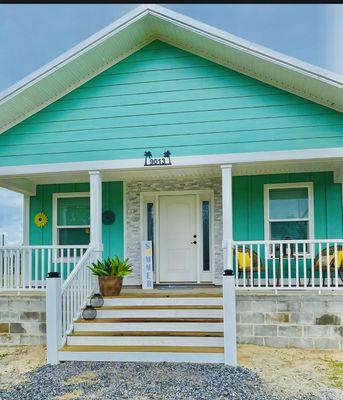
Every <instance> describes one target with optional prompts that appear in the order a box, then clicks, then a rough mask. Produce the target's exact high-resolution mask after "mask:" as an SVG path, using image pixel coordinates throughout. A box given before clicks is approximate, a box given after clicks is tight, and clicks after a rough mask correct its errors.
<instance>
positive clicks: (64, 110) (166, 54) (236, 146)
mask: <svg viewBox="0 0 343 400" xmlns="http://www.w3.org/2000/svg"><path fill="white" fill-rule="evenodd" d="M0 146H1V153H0V166H6V165H24V164H39V163H52V162H53V163H56V162H71V161H88V160H106V159H129V158H143V152H144V150H147V149H149V150H151V151H152V153H153V155H156V156H158V155H160V154H161V153H162V152H163V151H165V150H166V149H169V150H170V151H171V152H172V155H173V156H185V155H201V154H215V153H239V152H249V151H267V150H287V149H305V148H324V147H341V146H343V116H342V115H341V114H339V113H338V112H335V111H334V110H331V109H329V108H326V107H322V106H320V105H318V104H315V103H313V102H310V101H307V100H305V99H302V98H300V97H297V96H295V95H291V94H289V93H287V92H284V91H282V90H279V89H277V88H274V87H272V86H269V85H266V84H264V83H262V82H259V81H257V80H255V79H252V78H249V77H247V76H245V75H242V74H240V73H237V72H234V71H232V70H230V69H228V68H225V67H222V66H220V65H217V64H215V63H212V62H210V61H208V60H206V59H203V58H201V57H197V56H195V55H192V54H190V53H188V52H185V51H182V50H180V49H177V48H175V47H172V46H170V45H167V44H165V43H162V42H159V41H155V42H153V43H152V44H150V45H148V46H146V47H145V48H143V49H142V50H140V51H138V52H136V53H135V54H133V55H132V56H130V57H128V58H126V59H125V60H123V61H121V62H120V63H119V64H117V65H115V66H113V67H111V68H109V69H108V70H106V71H105V72H103V73H102V74H100V75H98V76H97V77H95V78H94V79H92V80H90V81H89V82H87V83H86V84H84V85H82V86H81V87H80V88H78V89H76V90H74V91H72V92H71V93H69V94H68V95H66V96H64V97H63V98H61V99H60V100H58V101H56V102H55V103H53V104H52V105H50V106H48V107H46V108H45V109H44V110H42V111H40V112H38V113H37V114H35V115H34V116H32V117H30V118H28V119H27V120H25V121H23V122H21V123H20V124H18V125H17V126H15V127H13V128H12V129H10V130H8V131H7V132H5V133H4V134H2V135H1V136H0ZM48 236H49V235H47V238H48Z"/></svg>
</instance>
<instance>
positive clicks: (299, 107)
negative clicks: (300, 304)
mask: <svg viewBox="0 0 343 400" xmlns="http://www.w3.org/2000/svg"><path fill="white" fill-rule="evenodd" d="M342 110H343V91H342V77H340V76H337V75H335V74H333V73H331V72H328V71H324V70H322V69H319V68H317V67H314V66H311V65H308V64H306V63H304V62H301V61H299V60H296V59H292V58H290V57H288V56H285V55H283V54H279V53H276V52H274V51H271V50H269V49H266V48H263V47H261V46H258V45H255V44H253V43H251V42H247V41H245V40H243V39H240V38H237V37H235V36H233V35H230V34H228V33H225V32H222V31H219V30H217V29H215V28H212V27H209V26H207V25H205V24H203V23H200V22H198V21H194V20H191V19H189V18H187V17H184V16H181V15H179V14H176V13H174V12H171V11H169V10H165V9H163V8H161V7H157V6H142V7H138V8H137V9H135V10H134V11H133V12H131V13H129V14H128V15H126V16H124V17H123V18H121V19H119V20H118V21H116V22H115V23H113V24H112V25H109V26H108V27H106V28H104V29H103V30H102V31H100V32H98V33H96V34H95V35H93V36H92V37H90V38H89V39H87V40H86V41H84V42H82V43H80V44H79V45H78V46H76V47H74V48H73V49H71V50H70V51H68V52H67V53H65V54H63V55H61V56H60V57H58V58H57V59H55V60H53V61H52V62H51V63H49V64H48V65H46V66H44V67H42V68H41V69H39V70H38V71H36V72H35V73H33V74H32V75H30V76H28V77H27V78H25V79H24V80H23V81H20V82H18V84H16V85H14V86H13V87H10V88H9V89H8V90H6V91H5V92H3V93H2V94H1V95H0V133H1V134H0V186H2V187H5V188H9V189H11V190H15V191H17V192H20V193H23V194H24V199H25V200H24V205H25V207H24V231H25V232H24V243H23V246H21V247H18V248H3V249H2V250H1V251H2V252H3V258H2V259H1V263H2V266H1V274H2V277H1V281H0V286H1V290H11V289H16V290H37V291H39V290H45V287H46V283H47V274H48V273H49V272H59V273H60V275H61V278H62V281H63V282H62V285H66V286H62V288H64V289H62V297H63V296H67V295H68V290H69V289H70V288H71V287H72V288H73V290H74V294H75V293H76V292H77V291H78V290H79V291H80V290H81V289H77V288H79V286H78V285H81V286H82V290H81V292H80V293H81V294H80V296H79V297H78V300H77V301H76V300H75V303H70V304H72V305H70V304H69V303H67V304H68V305H67V306H66V307H69V308H70V310H69V312H65V311H63V313H65V315H64V314H63V313H62V314H63V315H64V316H63V317H62V319H63V321H62V338H65V337H66V335H67V332H70V331H71V329H72V328H71V327H72V326H73V321H74V320H75V318H76V315H78V313H79V311H80V307H81V306H82V304H83V303H84V301H85V299H86V298H87V296H89V294H90V293H91V291H92V290H93V289H92V287H91V285H90V286H87V285H86V286H85V282H86V281H87V279H88V278H87V277H88V275H87V274H88V272H87V271H86V264H87V263H89V262H90V260H95V259H102V258H105V257H108V256H110V257H114V256H115V255H117V256H119V257H120V258H124V257H125V258H126V257H127V258H129V260H130V262H131V264H132V265H133V273H132V275H130V276H129V277H126V278H125V280H124V285H125V286H126V287H128V288H129V287H132V288H136V289H137V290H138V289H139V290H140V291H141V292H144V290H143V289H146V288H150V289H151V288H152V287H154V288H155V289H156V288H159V287H163V286H169V287H173V288H177V287H178V286H179V287H198V288H205V287H206V288H208V287H211V288H220V287H221V285H222V281H223V271H224V270H229V271H231V270H232V271H233V273H234V278H233V279H234V283H235V286H236V290H237V291H244V290H248V289H249V290H256V291H259V290H263V291H268V290H270V291H271V292H273V291H275V290H294V291H296V290H298V291H313V290H316V291H318V290H320V291H328V290H329V291H332V290H335V291H338V290H341V289H342V288H343V250H342V246H343V209H342V207H343V199H342V187H343V116H342ZM149 251H150V253H149ZM147 252H148V253H147ZM147 254H151V259H152V271H150V275H149V271H147V268H146V267H147V266H146V262H145V260H146V255H147ZM82 274H83V275H82ZM82 279H83V281H82ZM89 279H90V278H89ZM75 282H78V283H75ZM80 282H82V283H80ZM68 285H69V286H68ZM68 288H69V289H68ZM75 291H76V292H75ZM78 293H79V292H78ZM63 299H64V298H62V302H63V301H64V300H65V299H64V300H63ZM70 301H71V300H70ZM73 307H74V308H73ZM68 329H69V330H68ZM64 343H65V341H64ZM92 343H93V342H92ZM94 343H95V342H94ZM94 343H93V344H94ZM66 353H68V352H66ZM68 354H69V355H70V354H74V353H73V352H71V351H70V352H69V353H68ZM75 354H76V353H75ZM94 354H95V353H94ZM70 357H71V356H70ZM104 357H105V356H104ZM71 358H72V357H71ZM71 358H70V359H71ZM98 358H99V357H98ZM105 358H106V357H105ZM200 358H201V357H200ZM60 359H68V356H64V358H60ZM74 359H77V356H75V357H74ZM82 359H85V358H82ZM100 359H101V357H100ZM214 359H216V360H217V361H218V358H214Z"/></svg>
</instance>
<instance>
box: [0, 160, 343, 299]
mask: <svg viewBox="0 0 343 400" xmlns="http://www.w3.org/2000/svg"><path fill="white" fill-rule="evenodd" d="M342 177H343V174H342V170H341V162H340V161H337V159H332V160H318V161H316V162H314V161H312V160H301V161H289V162H287V163H285V162H281V161H274V162H268V163H266V162H258V163H235V164H213V165H183V166H182V167H181V166H172V167H171V166H170V167H159V166H157V167H150V168H144V167H143V168H140V169H135V168H127V169H121V170H109V169H102V170H97V171H90V172H89V171H86V170H85V171H77V172H70V171H69V172H58V173H52V172H46V173H39V174H37V173H31V174H29V175H23V174H21V175H13V176H9V177H2V178H1V181H0V184H1V185H2V186H3V187H7V188H10V189H13V190H16V191H20V192H22V193H23V194H24V245H23V246H18V247H2V248H1V249H0V253H1V257H0V263H1V265H0V288H1V290H2V291H4V290H45V287H46V277H47V274H48V273H49V272H59V273H60V274H61V278H62V280H66V279H67V278H68V276H69V275H70V274H71V272H72V271H73V270H74V269H75V266H77V265H78V264H79V265H80V264H83V263H84V260H85V259H86V258H87V257H88V256H89V254H90V249H92V250H91V252H92V257H95V258H103V257H108V256H114V255H118V256H119V257H128V258H129V259H130V262H131V263H132V264H133V270H134V273H133V275H132V276H130V277H128V278H126V280H125V285H126V286H128V287H130V286H133V287H139V286H141V285H142V274H143V271H142V244H143V243H146V242H150V245H151V247H152V258H153V276H152V280H153V284H154V285H155V286H156V285H160V284H162V285H163V284H173V285H178V284H179V285H182V284H191V285H194V284H198V285H209V284H210V285H215V286H217V285H221V284H222V273H223V270H225V269H232V270H233V271H234V273H235V284H236V287H237V289H240V290H247V289H249V290H251V289H253V290H256V289H258V290H259V289H268V290H270V289H274V290H275V289H277V290H281V289H283V290H286V289H292V290H293V289H296V290H301V289H306V290H307V289H314V290H326V289H329V290H333V289H340V288H342V287H343V272H342V271H343V269H342V266H343V250H342V246H343V239H342V237H343V234H342V230H343V227H342V226H343V222H342V214H343V213H342ZM87 180H88V183H87ZM76 182H77V183H76ZM40 213H43V215H45V216H46V218H47V221H46V222H45V223H43V224H41V225H40V224H39V223H37V221H36V220H35V217H37V214H40ZM109 217H110V219H109V220H108V221H107V220H106V218H109Z"/></svg>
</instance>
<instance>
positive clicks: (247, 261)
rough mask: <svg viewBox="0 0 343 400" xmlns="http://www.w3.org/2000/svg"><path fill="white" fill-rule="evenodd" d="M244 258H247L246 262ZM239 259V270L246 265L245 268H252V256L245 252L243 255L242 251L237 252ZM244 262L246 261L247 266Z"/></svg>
mask: <svg viewBox="0 0 343 400" xmlns="http://www.w3.org/2000/svg"><path fill="white" fill-rule="evenodd" d="M244 258H245V260H244ZM237 259H238V268H239V269H243V267H244V265H245V268H250V260H251V259H250V254H249V253H247V252H245V253H244V254H243V252H242V251H238V252H237ZM244 261H245V264H244Z"/></svg>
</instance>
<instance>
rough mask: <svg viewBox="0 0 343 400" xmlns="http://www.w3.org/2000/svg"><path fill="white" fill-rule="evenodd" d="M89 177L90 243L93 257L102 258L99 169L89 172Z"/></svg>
mask: <svg viewBox="0 0 343 400" xmlns="http://www.w3.org/2000/svg"><path fill="white" fill-rule="evenodd" d="M89 178H90V214H91V215H90V226H91V232H90V243H91V244H92V245H93V246H94V249H95V259H101V258H102V250H103V246H102V184H101V174H100V172H99V171H91V172H89Z"/></svg>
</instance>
